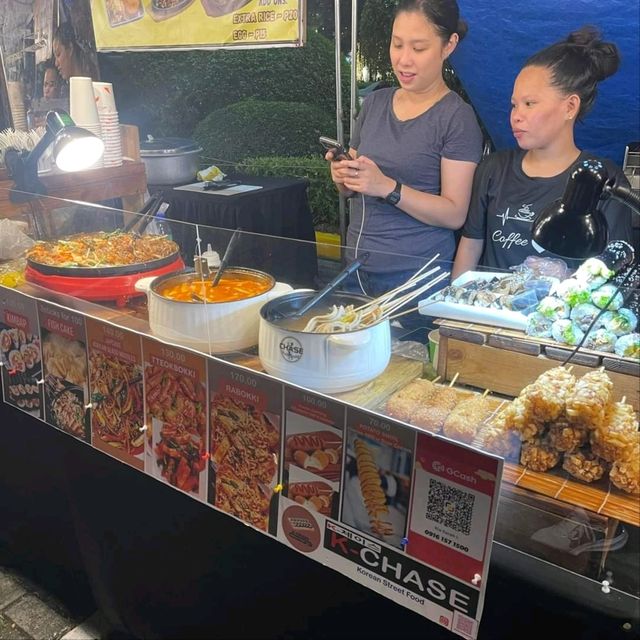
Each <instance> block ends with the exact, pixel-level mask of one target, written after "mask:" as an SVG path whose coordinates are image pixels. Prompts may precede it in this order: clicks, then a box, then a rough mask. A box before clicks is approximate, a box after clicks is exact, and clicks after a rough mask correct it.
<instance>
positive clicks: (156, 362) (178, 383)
mask: <svg viewBox="0 0 640 640" xmlns="http://www.w3.org/2000/svg"><path fill="white" fill-rule="evenodd" d="M143 353H144V361H145V369H144V385H145V400H146V411H147V416H146V424H147V426H148V429H147V431H146V433H147V438H146V441H145V447H146V449H145V452H146V453H145V470H146V471H147V472H148V473H150V474H151V475H153V476H154V477H156V478H158V479H159V480H162V481H164V482H166V483H167V484H170V485H171V486H173V487H176V488H177V489H180V490H182V491H185V492H186V493H189V494H193V495H195V496H197V497H198V498H200V499H201V500H205V499H206V492H207V483H206V460H207V412H206V407H207V394H206V387H205V383H206V367H205V360H204V358H202V357H201V356H198V355H196V354H194V353H191V352H187V351H183V350H182V349H177V348H175V347H168V346H165V345H163V344H161V343H158V342H155V341H152V340H149V339H145V340H143Z"/></svg>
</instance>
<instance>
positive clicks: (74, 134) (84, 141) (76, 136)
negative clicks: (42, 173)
mask: <svg viewBox="0 0 640 640" xmlns="http://www.w3.org/2000/svg"><path fill="white" fill-rule="evenodd" d="M103 153H104V142H103V141H102V140H101V139H100V138H98V136H96V135H94V134H93V133H91V132H90V131H87V130H86V129H81V128H80V127H75V126H74V127H66V128H65V129H63V130H62V131H60V132H59V133H58V135H57V136H56V139H55V141H54V143H53V159H54V162H55V163H56V165H57V166H58V168H59V169H61V170H62V171H82V169H87V168H88V167H90V166H92V165H94V164H95V163H96V162H97V161H98V160H99V159H100V158H101V157H102V154H103Z"/></svg>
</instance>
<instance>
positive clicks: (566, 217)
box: [531, 160, 609, 259]
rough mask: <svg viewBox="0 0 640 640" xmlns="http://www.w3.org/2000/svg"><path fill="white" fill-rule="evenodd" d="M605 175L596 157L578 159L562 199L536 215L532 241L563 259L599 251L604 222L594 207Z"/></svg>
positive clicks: (604, 236) (604, 238)
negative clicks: (592, 158) (594, 158)
mask: <svg viewBox="0 0 640 640" xmlns="http://www.w3.org/2000/svg"><path fill="white" fill-rule="evenodd" d="M607 178H608V175H607V171H606V169H605V167H604V165H603V164H602V162H600V161H599V160H583V161H580V162H578V163H577V164H576V165H575V166H574V168H573V170H572V171H571V173H570V175H569V180H568V181H567V186H566V187H565V191H564V194H563V196H562V198H561V199H560V200H555V201H554V202H552V203H551V204H550V205H549V206H547V207H546V208H545V209H544V210H543V211H542V213H540V214H539V215H538V216H537V217H536V219H535V221H534V223H533V226H532V228H531V236H532V238H533V241H534V242H535V243H536V244H538V245H539V246H541V247H542V248H543V249H546V250H547V251H550V252H551V253H555V254H556V255H559V256H561V257H563V258H577V259H584V258H589V257H591V256H594V255H597V254H598V253H600V252H601V251H602V250H603V249H604V248H605V246H606V245H607V241H608V239H609V229H608V226H607V221H606V219H605V217H604V215H603V214H602V212H601V211H600V210H599V209H598V203H599V202H600V198H601V196H602V191H603V189H604V187H605V184H606V182H607Z"/></svg>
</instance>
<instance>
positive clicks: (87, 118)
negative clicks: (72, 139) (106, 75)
mask: <svg viewBox="0 0 640 640" xmlns="http://www.w3.org/2000/svg"><path fill="white" fill-rule="evenodd" d="M69 106H70V111H71V114H70V115H71V118H72V119H73V121H74V122H75V123H76V126H77V127H82V128H83V129H87V131H91V133H93V134H95V135H97V136H98V137H99V138H101V137H102V128H101V126H100V118H99V117H98V109H97V107H96V100H95V97H94V95H93V84H92V82H91V78H85V77H82V76H72V77H71V78H69ZM102 166H103V161H102V158H101V159H100V160H98V162H96V163H95V164H94V165H93V166H92V167H91V168H92V169H95V168H98V167H102Z"/></svg>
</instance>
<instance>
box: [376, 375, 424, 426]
mask: <svg viewBox="0 0 640 640" xmlns="http://www.w3.org/2000/svg"><path fill="white" fill-rule="evenodd" d="M435 390H436V387H435V385H434V384H433V383H432V382H430V381H429V380H424V379H422V378H417V379H416V380H413V381H412V382H410V383H409V384H408V385H407V386H406V387H403V388H402V389H400V391H396V393H394V394H393V395H392V396H391V397H390V398H389V400H387V404H386V406H385V412H386V413H387V415H389V416H390V417H392V418H395V419H396V420H402V421H404V422H409V418H410V417H411V413H412V412H413V411H414V410H415V408H416V406H417V405H418V404H419V403H422V402H428V400H429V398H430V397H431V396H432V395H433V394H434V393H435Z"/></svg>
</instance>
